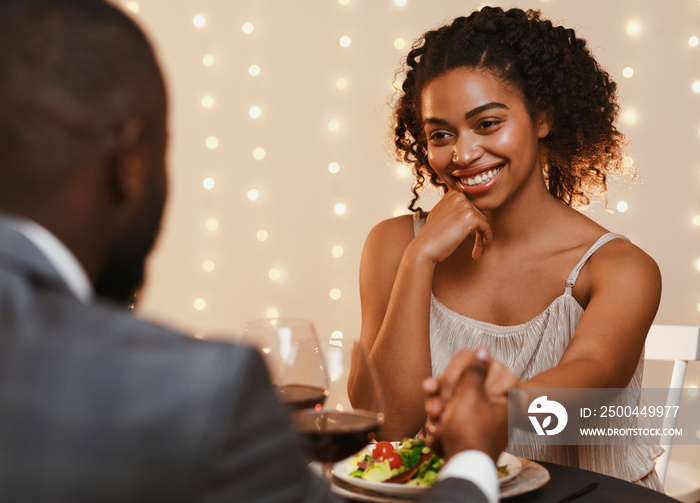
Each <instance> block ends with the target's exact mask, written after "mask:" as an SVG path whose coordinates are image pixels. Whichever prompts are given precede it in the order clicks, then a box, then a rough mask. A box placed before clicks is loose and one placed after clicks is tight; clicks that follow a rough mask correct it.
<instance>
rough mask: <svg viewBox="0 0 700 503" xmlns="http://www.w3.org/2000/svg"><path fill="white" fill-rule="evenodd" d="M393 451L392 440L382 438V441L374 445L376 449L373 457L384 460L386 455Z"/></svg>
mask: <svg viewBox="0 0 700 503" xmlns="http://www.w3.org/2000/svg"><path fill="white" fill-rule="evenodd" d="M393 452H394V446H393V445H391V442H387V441H386V440H382V441H381V442H377V445H375V446H374V450H373V451H372V457H373V458H374V459H378V460H379V461H384V458H385V457H386V455H387V454H391V453H393Z"/></svg>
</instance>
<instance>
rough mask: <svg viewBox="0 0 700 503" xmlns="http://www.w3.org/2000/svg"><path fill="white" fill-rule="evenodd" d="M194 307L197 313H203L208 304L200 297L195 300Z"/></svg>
mask: <svg viewBox="0 0 700 503" xmlns="http://www.w3.org/2000/svg"><path fill="white" fill-rule="evenodd" d="M192 305H193V306H194V308H195V309H196V310H197V311H202V310H204V308H205V307H207V302H206V301H205V300H204V299H203V298H201V297H199V298H197V299H194V302H193V303H192Z"/></svg>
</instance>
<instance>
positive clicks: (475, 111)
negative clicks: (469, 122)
mask: <svg viewBox="0 0 700 503" xmlns="http://www.w3.org/2000/svg"><path fill="white" fill-rule="evenodd" d="M493 108H505V109H506V110H508V107H507V106H506V105H504V104H503V103H498V102H496V101H492V102H491V103H486V104H485V105H481V106H478V107H476V108H474V109H472V110H469V111H468V112H467V113H466V114H465V115H464V118H465V119H471V118H472V117H474V116H475V115H479V114H480V113H481V112H485V111H486V110H491V109H493Z"/></svg>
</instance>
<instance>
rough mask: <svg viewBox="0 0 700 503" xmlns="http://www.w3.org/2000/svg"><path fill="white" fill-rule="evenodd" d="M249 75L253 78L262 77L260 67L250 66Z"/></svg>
mask: <svg viewBox="0 0 700 503" xmlns="http://www.w3.org/2000/svg"><path fill="white" fill-rule="evenodd" d="M248 73H249V74H250V76H251V77H257V76H258V75H260V67H259V66H258V65H250V66H249V67H248Z"/></svg>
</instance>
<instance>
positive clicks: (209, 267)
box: [202, 260, 214, 272]
mask: <svg viewBox="0 0 700 503" xmlns="http://www.w3.org/2000/svg"><path fill="white" fill-rule="evenodd" d="M202 269H203V270H204V272H212V271H213V270H214V261H213V260H205V261H204V262H202Z"/></svg>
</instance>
